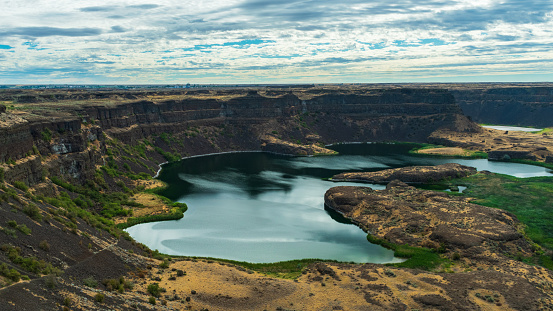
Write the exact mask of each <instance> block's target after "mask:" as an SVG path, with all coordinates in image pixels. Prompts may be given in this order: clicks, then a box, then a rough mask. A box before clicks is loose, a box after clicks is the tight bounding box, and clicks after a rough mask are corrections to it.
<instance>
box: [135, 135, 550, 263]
mask: <svg viewBox="0 0 553 311" xmlns="http://www.w3.org/2000/svg"><path fill="white" fill-rule="evenodd" d="M412 147H413V146H412V145H409V144H401V145H387V144H360V145H338V146H334V147H333V148H334V149H336V150H337V151H339V152H340V153H341V155H340V156H329V157H310V158H306V157H288V156H280V155H272V154H265V153H236V154H221V155H212V156H206V157H198V158H191V159H187V160H183V161H181V162H178V163H173V164H170V165H167V166H166V167H164V169H163V170H162V172H161V174H160V179H162V180H163V181H165V182H167V183H168V184H169V187H168V188H167V190H166V191H165V193H164V195H166V196H168V197H170V198H171V199H173V200H176V201H180V202H186V203H187V204H188V206H189V210H188V211H187V212H186V213H185V217H184V218H183V219H180V220H178V221H167V222H159V223H148V224H141V225H137V226H134V227H131V228H129V229H128V231H129V233H130V234H131V235H132V236H133V237H134V238H135V239H137V240H138V241H140V242H142V243H145V244H146V245H148V246H149V247H151V248H153V249H158V250H159V251H161V252H163V253H168V254H174V255H188V256H206V257H218V258H227V259H233V260H241V261H250V262H275V261H282V260H291V259H301V258H321V259H334V260H340V261H355V262H377V263H383V262H393V261H397V259H395V258H394V257H393V253H392V252H391V251H389V250H386V249H384V248H382V247H380V246H376V245H372V244H370V243H368V242H367V240H366V234H365V233H364V232H363V231H361V230H360V229H359V228H358V227H356V226H354V225H352V224H350V223H349V222H348V221H347V220H346V219H344V218H343V217H341V215H339V214H336V213H332V212H331V211H327V210H325V208H324V197H323V196H324V193H325V191H326V190H328V189H329V188H331V187H333V186H336V185H338V184H334V183H332V182H328V181H325V180H323V178H328V177H331V176H332V175H334V174H337V173H341V172H344V171H375V170H380V169H383V168H389V167H401V166H408V165H434V164H442V163H449V162H457V163H460V164H465V165H470V166H474V167H477V168H478V169H479V170H489V171H492V172H498V173H503V174H510V175H514V176H518V177H530V176H544V175H553V174H551V172H550V171H548V170H546V169H545V168H542V167H537V166H529V165H523V164H517V163H503V162H488V161H487V160H480V159H479V160H459V159H438V158H423V157H413V156H410V155H408V153H407V151H408V150H410V149H411V148H412ZM348 184H349V185H356V186H359V184H353V183H340V184H339V185H348ZM371 187H373V188H375V189H383V188H384V186H382V185H373V186H371Z"/></svg>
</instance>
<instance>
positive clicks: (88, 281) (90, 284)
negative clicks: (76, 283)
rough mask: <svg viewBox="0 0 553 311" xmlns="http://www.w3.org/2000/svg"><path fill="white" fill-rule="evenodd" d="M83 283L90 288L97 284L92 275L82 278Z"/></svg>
mask: <svg viewBox="0 0 553 311" xmlns="http://www.w3.org/2000/svg"><path fill="white" fill-rule="evenodd" d="M83 284H84V285H85V286H88V287H91V288H96V287H97V286H98V281H96V279H94V278H93V277H91V276H89V277H87V278H86V279H84V280H83Z"/></svg>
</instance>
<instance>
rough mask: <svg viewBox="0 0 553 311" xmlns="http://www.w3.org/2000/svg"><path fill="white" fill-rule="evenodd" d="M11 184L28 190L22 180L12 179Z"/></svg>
mask: <svg viewBox="0 0 553 311" xmlns="http://www.w3.org/2000/svg"><path fill="white" fill-rule="evenodd" d="M13 186H14V187H16V188H17V189H20V190H23V191H27V190H29V187H27V185H26V184H25V183H24V182H22V181H19V180H16V181H14V182H13Z"/></svg>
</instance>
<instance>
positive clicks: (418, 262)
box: [367, 234, 449, 271]
mask: <svg viewBox="0 0 553 311" xmlns="http://www.w3.org/2000/svg"><path fill="white" fill-rule="evenodd" d="M367 240H368V241H369V242H371V243H373V244H378V245H381V246H383V247H385V248H388V249H391V250H393V251H394V256H395V257H399V258H407V260H406V261H404V262H400V263H393V264H387V265H389V266H394V267H398V268H410V269H422V270H427V271H432V270H436V269H437V268H438V267H440V266H441V265H442V264H444V263H447V262H449V259H446V258H442V257H441V256H440V254H439V253H438V252H437V251H436V250H432V249H429V248H424V247H414V246H409V245H406V244H405V245H399V244H394V243H390V242H388V241H386V240H384V239H378V238H376V237H374V236H372V235H370V234H369V235H367Z"/></svg>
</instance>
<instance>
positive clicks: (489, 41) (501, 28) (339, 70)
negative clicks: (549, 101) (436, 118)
mask: <svg viewBox="0 0 553 311" xmlns="http://www.w3.org/2000/svg"><path fill="white" fill-rule="evenodd" d="M1 3H2V6H1V7H2V11H1V12H0V84H16V83H26V84H36V83H77V84H80V83H109V84H111V83H128V84H132V83H187V82H190V83H313V82H318V83H338V82H346V83H349V82H453V81H460V82H475V81H500V82H504V81H553V1H551V0H366V1H363V0H341V1H336V0H332V1H330V0H303V1H296V0H224V1H221V0H209V1H207V0H196V1H188V0H179V1H171V0H146V1H140V0H137V1H118V0H114V1H80V0H71V1H68V0H56V1H50V0H1Z"/></svg>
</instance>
